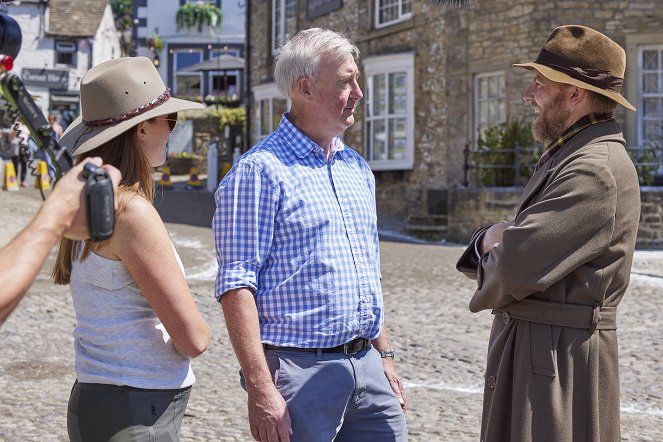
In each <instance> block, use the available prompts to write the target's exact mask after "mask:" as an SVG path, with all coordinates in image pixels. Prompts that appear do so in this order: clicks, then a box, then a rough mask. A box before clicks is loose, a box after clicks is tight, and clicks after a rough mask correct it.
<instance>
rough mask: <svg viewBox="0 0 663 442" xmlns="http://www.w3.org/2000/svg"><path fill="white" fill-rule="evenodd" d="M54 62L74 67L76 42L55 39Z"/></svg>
mask: <svg viewBox="0 0 663 442" xmlns="http://www.w3.org/2000/svg"><path fill="white" fill-rule="evenodd" d="M55 64H56V65H64V66H70V67H74V68H75V67H76V43H74V42H73V41H57V40H56V41H55Z"/></svg>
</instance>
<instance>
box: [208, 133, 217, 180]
mask: <svg viewBox="0 0 663 442" xmlns="http://www.w3.org/2000/svg"><path fill="white" fill-rule="evenodd" d="M218 174H219V148H218V144H217V143H216V142H214V141H211V142H210V143H209V145H208V146H207V191H208V192H214V191H215V190H216V185H217V184H218V183H219V181H218V177H217V175H218Z"/></svg>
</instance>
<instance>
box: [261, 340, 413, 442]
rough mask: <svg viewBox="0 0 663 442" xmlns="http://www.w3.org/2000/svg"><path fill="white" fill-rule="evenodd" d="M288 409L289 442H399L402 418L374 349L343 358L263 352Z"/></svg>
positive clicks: (404, 437)
mask: <svg viewBox="0 0 663 442" xmlns="http://www.w3.org/2000/svg"><path fill="white" fill-rule="evenodd" d="M265 356H266V358H267V364H268V365H269V367H270V370H271V372H272V376H273V379H274V383H275V385H276V388H277V389H278V390H279V392H280V393H281V395H283V398H284V399H285V401H286V403H287V405H288V413H289V414H290V419H291V420H292V430H293V433H294V434H293V435H292V437H291V439H290V440H291V441H292V442H311V441H316V442H325V441H336V442H368V441H370V442H403V441H407V428H406V425H405V415H404V413H403V410H402V409H401V406H400V404H399V402H398V398H397V397H396V395H395V394H394V392H393V390H392V389H391V386H390V385H389V381H388V380H387V378H386V377H385V375H384V368H383V365H382V359H381V358H380V354H379V353H378V352H377V351H376V350H375V349H374V348H373V347H369V348H368V349H366V350H364V351H361V352H359V353H357V354H356V355H352V356H346V355H344V354H342V353H320V352H317V353H315V352H310V353H308V352H296V351H288V350H283V349H279V350H266V351H265Z"/></svg>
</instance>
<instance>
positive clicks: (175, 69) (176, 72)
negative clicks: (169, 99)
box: [172, 47, 205, 97]
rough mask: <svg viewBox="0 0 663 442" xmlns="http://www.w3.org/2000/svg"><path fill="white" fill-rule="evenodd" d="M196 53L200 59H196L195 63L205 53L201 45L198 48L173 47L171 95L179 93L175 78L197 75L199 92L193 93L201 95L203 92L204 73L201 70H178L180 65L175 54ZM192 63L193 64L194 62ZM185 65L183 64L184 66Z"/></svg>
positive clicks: (202, 57)
mask: <svg viewBox="0 0 663 442" xmlns="http://www.w3.org/2000/svg"><path fill="white" fill-rule="evenodd" d="M194 52H196V53H198V54H199V55H200V60H199V61H197V62H196V63H200V62H202V61H203V60H204V57H205V54H204V50H203V48H202V47H200V48H177V49H173V58H172V60H173V95H181V94H180V93H179V91H178V90H177V79H178V77H195V76H197V77H198V80H199V81H200V94H199V95H195V96H199V97H203V96H204V93H205V83H204V75H203V73H202V72H184V71H182V72H180V67H179V66H178V65H177V55H178V53H194ZM196 63H194V64H196ZM185 67H186V66H184V68H185ZM186 96H191V95H186Z"/></svg>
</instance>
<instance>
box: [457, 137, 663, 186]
mask: <svg viewBox="0 0 663 442" xmlns="http://www.w3.org/2000/svg"><path fill="white" fill-rule="evenodd" d="M626 150H627V152H628V154H629V156H630V157H631V160H632V161H633V164H634V165H635V168H636V170H637V172H638V179H639V181H640V185H642V186H661V185H663V148H662V147H661V146H658V145H647V146H633V147H627V148H626ZM540 155H541V148H539V147H536V146H529V147H521V146H519V145H516V146H514V148H513V149H491V150H487V149H486V150H482V149H476V148H474V149H472V148H470V146H469V145H466V146H465V149H464V150H463V157H464V162H463V186H465V187H469V186H470V185H471V186H475V187H513V186H524V185H525V184H526V183H527V181H528V180H529V179H530V177H531V176H532V173H534V167H535V166H536V162H537V161H538V159H539V157H540Z"/></svg>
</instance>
